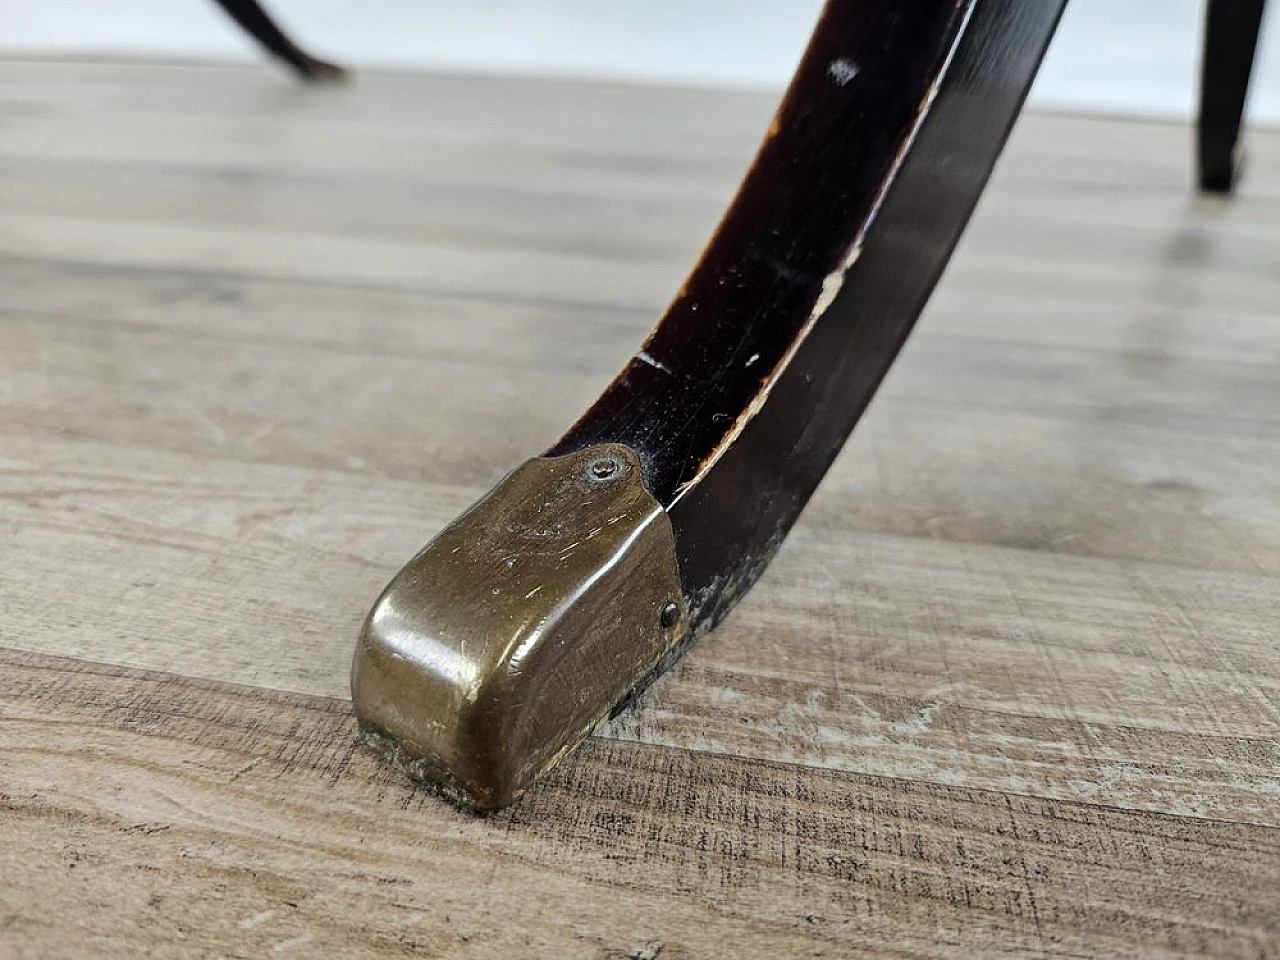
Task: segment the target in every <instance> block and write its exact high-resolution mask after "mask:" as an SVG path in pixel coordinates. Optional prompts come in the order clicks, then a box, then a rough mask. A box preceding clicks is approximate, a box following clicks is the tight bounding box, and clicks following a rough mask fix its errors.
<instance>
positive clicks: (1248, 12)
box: [1197, 0, 1266, 193]
mask: <svg viewBox="0 0 1280 960" xmlns="http://www.w3.org/2000/svg"><path fill="white" fill-rule="evenodd" d="M1265 6H1266V0H1209V6H1208V11H1207V13H1206V16H1205V31H1204V56H1203V59H1202V61H1201V65H1200V124H1199V137H1198V140H1197V144H1198V151H1197V153H1198V164H1199V168H1200V189H1202V190H1207V191H1209V192H1211V193H1230V192H1231V188H1232V187H1233V186H1234V185H1235V180H1236V173H1237V170H1238V167H1239V162H1238V156H1237V152H1236V142H1237V141H1238V140H1239V138H1240V125H1241V120H1242V118H1243V117H1244V106H1245V100H1246V98H1247V97H1248V93H1249V77H1250V75H1251V74H1252V73H1253V59H1254V54H1255V52H1256V50H1257V46H1258V34H1259V33H1260V31H1261V29H1262V13H1263V8H1264V7H1265Z"/></svg>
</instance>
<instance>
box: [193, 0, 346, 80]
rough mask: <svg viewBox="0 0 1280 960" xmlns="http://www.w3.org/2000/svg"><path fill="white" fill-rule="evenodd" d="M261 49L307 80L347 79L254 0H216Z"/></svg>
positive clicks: (334, 66) (340, 69)
mask: <svg viewBox="0 0 1280 960" xmlns="http://www.w3.org/2000/svg"><path fill="white" fill-rule="evenodd" d="M215 2H216V3H217V4H218V6H220V7H222V9H223V10H225V11H226V12H227V13H228V14H229V15H230V16H231V19H233V20H235V22H236V23H238V24H239V25H240V26H241V27H242V28H243V29H244V30H245V31H246V32H247V33H248V34H249V35H250V36H252V37H253V38H254V39H255V40H257V41H258V43H260V44H262V46H263V48H264V49H265V50H266V51H267V52H268V53H270V54H271V55H272V56H274V57H275V58H276V59H278V60H280V61H281V62H282V63H285V64H287V65H288V66H289V67H291V68H292V69H293V71H294V73H296V74H297V75H298V77H299V78H300V79H301V80H303V81H305V82H307V83H326V82H329V83H331V82H335V81H341V80H344V79H346V77H347V72H346V71H345V70H344V69H343V68H342V67H340V66H338V65H337V64H334V63H329V62H328V61H327V60H320V59H318V58H317V57H313V56H312V55H311V54H309V53H307V51H305V50H303V49H302V48H301V47H299V46H298V45H297V44H296V43H294V42H293V41H292V40H290V39H289V37H288V35H287V34H285V32H284V31H283V30H281V29H280V28H279V27H278V26H277V25H276V23H275V21H274V20H272V19H271V17H270V15H268V13H267V11H266V10H264V9H263V8H262V7H261V6H260V5H259V4H258V3H257V0H215Z"/></svg>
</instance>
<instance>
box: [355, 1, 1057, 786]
mask: <svg viewBox="0 0 1280 960" xmlns="http://www.w3.org/2000/svg"><path fill="white" fill-rule="evenodd" d="M1062 7H1063V3H1062V2H1061V0H960V2H957V0H831V2H829V3H828V5H827V7H826V9H825V10H824V12H823V14H822V17H821V19H820V20H819V22H818V25H817V28H816V30H815V33H814V35H813V38H812V40H811V41H810V44H809V47H808V50H807V51H806V53H805V55H804V58H803V59H802V61H801V63H800V66H799V68H798V70H797V73H796V76H795V78H794V80H793V81H792V84H791V88H790V90H789V91H788V93H787V95H786V97H785V99H784V100H783V102H782V105H781V107H780V108H779V110H778V113H777V115H776V117H775V119H774V121H773V124H772V126H771V127H770V129H769V131H768V134H767V135H766V137H765V140H764V144H763V146H762V147H761V148H760V152H759V154H758V155H757V157H756V159H755V162H754V164H753V166H752V168H751V170H750V172H749V173H748V175H747V178H746V180H745V181H744V182H743V184H742V187H741V188H740V190H739V193H738V195H737V197H736V198H735V199H734V201H733V203H732V204H731V205H730V207H729V209H728V211H727V212H726V214H725V216H724V219H723V220H722V222H721V223H720V226H719V227H718V229H717V231H716V233H715V235H714V236H713V237H712V239H711V241H710V243H709V245H708V246H707V248H706V251H705V252H704V254H703V256H702V259H701V260H700V261H699V262H698V263H697V264H696V265H695V266H694V268H693V271H692V273H691V274H690V275H689V277H688V279H687V280H686V281H685V283H684V285H683V286H682V287H681V288H680V291H679V292H678V293H677V294H676V297H675V300H674V301H673V302H672V304H671V306H670V307H669V309H668V310H667V313H666V315H665V316H664V317H663V318H662V320H661V321H660V322H659V324H658V326H657V327H656V328H655V329H654V330H653V332H652V333H651V334H650V336H649V338H648V340H646V341H645V343H644V344H643V346H642V347H641V349H640V350H639V352H637V353H636V355H635V356H634V357H632V358H631V360H630V361H628V362H627V364H626V365H625V366H624V367H623V369H622V371H621V372H620V373H619V374H618V376H617V378H616V379H615V380H614V381H613V383H612V384H610V385H609V386H608V387H607V388H606V390H605V392H604V393H603V394H602V395H601V397H600V398H599V399H598V400H597V401H596V403H595V404H594V405H593V406H592V407H591V408H590V409H589V410H588V411H587V412H586V413H585V414H583V416H582V417H581V418H580V419H579V420H578V422H577V423H576V424H574V426H573V427H572V428H570V430H569V431H568V433H567V434H566V435H565V436H564V438H563V439H561V440H560V441H559V442H558V443H557V444H556V445H555V446H554V447H553V448H552V449H551V450H549V451H548V452H547V453H546V454H545V455H544V456H543V457H540V458H536V459H534V460H531V461H529V462H528V463H526V464H525V465H524V466H523V467H520V468H519V469H518V470H516V471H515V472H514V473H512V474H511V476H510V477H508V479H507V480H505V481H503V482H502V483H501V484H499V485H498V486H497V487H496V488H495V489H494V490H493V491H492V492H491V493H490V494H489V495H488V496H487V497H486V498H485V499H484V500H482V501H481V502H480V503H479V504H478V505H477V506H476V507H474V508H473V509H472V510H471V511H469V512H468V513H467V514H464V515H463V516H462V517H461V518H460V519H459V520H457V521H456V522H455V523H454V524H453V525H451V526H450V527H449V528H448V529H446V530H445V532H444V533H442V534H441V535H440V537H438V538H437V539H436V540H435V541H433V542H432V543H431V544H430V545H428V546H427V548H426V549H425V550H423V552H422V553H420V554H419V555H418V556H417V557H415V558H414V559H413V560H412V561H411V562H410V563H409V564H408V565H407V566H406V567H405V568H404V570H403V571H401V573H400V574H399V575H397V577H396V578H395V580H393V581H392V583H391V585H390V586H389V587H388V588H387V590H386V592H385V593H384V594H383V595H382V597H381V598H380V599H379V600H378V602H377V604H376V605H375V606H374V608H373V611H372V612H371V614H370V616H369V619H368V622H367V624H366V627H365V630H364V632H363V634H362V636H361V638H360V641H359V644H358V646H357V652H356V656H355V662H354V666H353V673H352V695H353V700H354V702H355V707H356V711H357V714H358V715H359V717H360V719H361V723H362V726H363V727H364V729H365V730H366V731H367V733H368V734H369V735H370V738H371V741H372V742H374V743H376V744H377V745H379V746H380V747H381V748H382V749H383V750H384V751H385V752H386V753H387V754H388V755H390V756H391V757H393V758H396V759H398V760H400V761H402V762H403V763H404V764H405V765H406V766H407V767H408V768H409V769H410V771H411V772H412V773H413V774H414V775H415V776H417V777H419V778H421V779H423V780H424V781H428V782H431V783H434V784H436V785H438V786H440V787H441V788H442V789H444V790H445V791H446V792H447V793H448V794H449V795H450V796H452V797H454V798H455V799H458V800H461V801H463V802H464V803H467V804H470V805H472V806H476V807H480V808H486V809H488V808H494V807H500V806H504V805H506V804H508V803H510V802H511V801H512V800H513V799H515V798H516V797H518V796H519V795H520V794H521V793H522V792H523V791H524V790H526V789H527V788H528V787H529V786H530V784H531V783H532V782H533V781H534V780H535V779H536V778H537V777H538V776H539V775H540V774H541V773H542V772H544V771H545V770H546V769H547V768H548V767H549V766H550V765H552V764H554V763H555V762H556V761H557V760H558V759H559V758H560V757H561V756H563V755H564V754H565V752H566V751H568V750H569V749H571V748H572V747H573V746H574V745H575V744H576V743H577V742H578V741H579V740H581V739H582V738H583V737H584V736H585V735H586V734H587V733H588V732H589V731H590V730H591V729H592V727H593V726H594V725H595V724H596V723H598V722H599V721H600V720H601V719H602V718H604V717H606V716H607V715H609V713H610V711H611V710H614V709H615V708H616V707H617V706H618V705H619V704H620V703H625V702H626V700H627V698H628V697H629V696H630V695H632V694H633V693H634V692H635V691H636V690H638V689H640V688H642V687H643V686H644V685H645V683H646V682H647V681H648V680H649V679H651V678H652V677H653V676H655V675H656V674H657V673H659V672H661V671H662V670H663V669H664V668H665V667H667V666H668V665H670V664H671V663H672V662H673V661H674V659H675V658H676V656H677V655H678V654H679V653H680V652H681V651H682V650H684V649H686V648H687V646H688V645H689V644H690V643H691V642H692V641H693V640H694V639H696V638H697V637H698V636H700V635H702V634H703V633H705V632H706V631H708V630H710V629H711V628H712V627H713V626H714V625H715V624H716V623H717V622H718V621H719V620H720V619H721V618H723V617H724V616H725V615H726V614H727V613H728V612H729V610H730V609H731V608H732V607H733V605H734V604H735V603H736V602H737V601H738V599H739V598H741V597H742V595H743V594H744V593H745V592H746V591H747V590H748V589H749V588H750V587H751V585H752V583H754V582H755V580H756V578H757V577H759V576H760V574H761V573H762V572H763V570H764V569H765V567H766V566H767V565H768V563H769V561H770V559H771V558H772V557H773V555H774V552H775V551H776V550H777V549H778V546H779V545H780V544H781V542H782V540H783V538H784V537H785V536H786V534H787V531H788V530H789V529H790V528H791V525H792V524H793V523H794V522H795V520H796V518H797V516H799V514H800V511H801V510H802V509H803V508H804V505H805V503H806V502H807V501H808V499H809V497H810V495H811V494H812V493H813V490H814V488H815V487H816V486H817V484H818V482H819V481H820V480H821V479H822V477H823V475H824V474H825V473H826V471H827V468H828V466H829V465H830V464H831V462H832V460H833V459H834V458H835V456H836V454H837V453H838V452H839V450H840V448H841V446H842V445H843V443H844V441H845V438H846V437H847V436H848V434H849V432H850V431H851V430H852V429H853V426H854V424H855V423H856V422H857V421H858V418H859V417H860V416H861V415H862V412H863V410H864V409H866V406H867V404H868V403H869V402H870V400H871V397H872V395H873V394H874V393H875V391H876V388H877V387H878V386H879V384H880V381H881V378H883V376H884V375H885V373H886V371H887V370H888V369H889V365H890V364H891V363H892V362H893V359H894V358H895V357H896V356H897V354H898V351H899V349H900V348H901V347H902V345H903V342H904V341H905V339H906V337H907V334H908V333H909V332H910V330H911V327H912V325H913V324H914V323H915V320H916V317H917V316H918V315H919V313H920V311H921V309H922V308H923V307H924V305H925V303H926V301H927V300H928V298H929V294H930V292H931V291H932V289H933V286H934V284H935V282H936V281H937V279H938V277H939V275H940V274H941V272H942V270H943V268H944V267H945V266H946V263H947V260H948V259H949V257H950V255H951V251H952V248H953V247H954V246H955V244H956V241H957V240H958V239H959V237H960V234H961V232H962V231H963V230H964V227H965V224H966V223H967V222H968V219H969V215H970V213H971V212H972V210H973V208H974V205H975V204H976V203H977V201H978V197H979V196H980V195H981V193H982V190H983V187H984V185H985V184H986V181H987V177H988V175H989V174H990V172H991V169H992V166H993V165H994V164H995V161H996V158H997V157H998V156H999V154H1000V151H1001V148H1002V147H1003V145H1004V142H1005V138H1006V137H1007V135H1008V133H1009V129H1010V127H1011V126H1012V124H1013V121H1014V119H1015V118H1016V117H1017V115H1018V112H1019V110H1020V109H1021V106H1022V102H1023V98H1024V96H1025V95H1026V92H1027V89H1028V87H1029V86H1030V84H1031V80H1032V78H1033V77H1034V75H1035V72H1036V69H1037V67H1038V65H1039V63H1040V58H1041V56H1042V54H1043V52H1044V50H1045V47H1046V45H1047V44H1048V42H1049V39H1050V37H1051V35H1052V33H1053V30H1054V27H1055V25H1056V23H1057V20H1058V17H1059V15H1060V13H1061V10H1062Z"/></svg>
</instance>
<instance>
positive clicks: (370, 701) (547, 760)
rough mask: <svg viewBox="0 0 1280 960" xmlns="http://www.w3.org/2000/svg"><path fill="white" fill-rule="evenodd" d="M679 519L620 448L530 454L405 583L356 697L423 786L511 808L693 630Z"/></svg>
mask: <svg viewBox="0 0 1280 960" xmlns="http://www.w3.org/2000/svg"><path fill="white" fill-rule="evenodd" d="M686 619H687V618H686V604H685V599H684V596H683V593H682V591H681V588H680V580H679V575H678V572H677V567H676V554H675V544H674V540H673V537H672V532H671V523H670V521H669V520H668V519H667V514H666V511H664V510H663V508H662V505H661V504H660V503H658V501H657V500H655V499H654V498H653V496H652V495H651V494H650V493H649V492H648V490H646V489H645V486H644V483H643V478H642V472H641V465H640V461H639V458H638V457H637V456H636V454H635V452H634V451H632V450H631V449H630V448H628V447H626V446H623V445H621V444H600V445H596V446H593V447H590V448H587V449H585V450H581V451H578V452H576V453H573V454H570V455H568V456H563V457H549V458H539V459H534V460H530V461H529V462H527V463H525V464H524V465H523V466H521V467H519V468H518V469H517V470H515V472H513V473H512V474H510V475H509V476H508V477H507V478H506V479H505V480H503V481H502V483H500V484H499V485H498V486H497V487H495V488H494V489H493V491H491V492H490V493H489V494H488V495H487V496H486V497H485V498H484V499H483V500H481V501H480V502H479V503H477V504H476V505H475V506H474V507H472V508H471V509H470V510H469V511H468V512H467V513H465V514H463V515H462V516H461V517H460V518H459V519H458V520H456V521H455V522H454V523H453V524H451V525H450V526H449V527H447V528H446V529H445V530H444V532H442V533H441V534H440V535H439V536H438V537H436V539H435V540H433V541H432V542H431V543H430V544H429V545H428V546H427V547H426V548H425V549H424V550H423V551H422V552H421V553H419V554H418V555H417V556H416V557H414V558H413V559H412V560H411V561H409V563H408V564H407V565H406V566H405V567H404V569H403V570H401V571H400V573H399V574H398V575H397V576H396V577H395V579H394V580H392V581H391V583H390V585H389V586H388V587H387V589H386V590H385V591H384V592H383V594H382V596H381V597H380V598H379V599H378V601H377V603H376V604H375V605H374V607H373V610H372V611H371V612H370V614H369V617H368V619H367V620H366V622H365V626H364V630H363V633H362V634H361V637H360V641H359V644H358V647H357V651H356V657H355V661H354V664H353V666H352V677H351V689H352V698H353V700H354V702H355V708H356V713H357V715H358V717H359V718H360V723H361V726H362V728H363V729H364V730H365V731H366V733H367V734H368V735H369V737H370V740H371V741H372V742H373V743H374V745H375V746H377V747H379V748H381V749H382V750H383V751H384V752H388V753H391V754H392V755H393V757H394V759H396V760H397V761H398V762H400V763H401V764H402V765H403V766H405V767H406V768H407V769H408V770H409V772H410V773H411V774H412V775H413V776H414V777H415V778H417V779H419V780H423V781H426V782H429V783H434V784H436V785H438V786H439V787H440V788H441V789H442V790H443V791H444V792H445V794H446V795H448V796H450V797H451V798H452V799H454V800H457V801H460V802H462V803H465V804H466V805H468V806H472V807H475V808H477V809H481V810H488V809H496V808H498V807H502V806H506V805H507V804H509V803H511V802H512V801H513V800H515V799H516V798H517V797H519V796H520V794H522V793H523V792H524V791H525V790H526V789H527V788H528V787H529V786H530V784H532V783H533V781H534V780H535V779H537V777H538V776H539V775H540V774H541V773H542V772H543V771H544V770H546V769H547V768H548V767H550V766H551V765H552V764H554V763H555V762H556V761H557V760H558V759H559V758H560V757H561V756H563V755H564V754H565V753H566V752H568V751H569V750H570V749H571V748H572V747H573V746H574V745H575V744H577V743H578V742H579V741H580V740H581V739H582V738H583V737H585V736H586V735H587V734H588V733H590V731H591V729H592V728H593V727H595V726H596V724H598V723H599V722H600V721H601V720H603V719H604V718H605V717H607V716H608V715H609V713H610V711H611V710H612V708H613V707H614V705H615V704H616V703H618V702H619V701H620V700H622V699H623V698H624V697H625V696H626V695H627V694H628V693H629V692H630V691H631V690H632V689H633V688H634V687H636V686H637V685H638V684H640V683H641V682H642V681H643V680H644V679H645V678H646V677H647V676H648V675H649V674H650V673H651V672H652V671H653V670H654V669H655V668H656V667H657V666H658V665H659V663H660V662H661V661H662V659H663V657H664V655H665V654H667V652H668V651H670V650H671V649H672V648H674V647H675V646H676V645H678V643H679V641H680V639H681V638H682V637H683V635H684V630H685V624H686Z"/></svg>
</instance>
